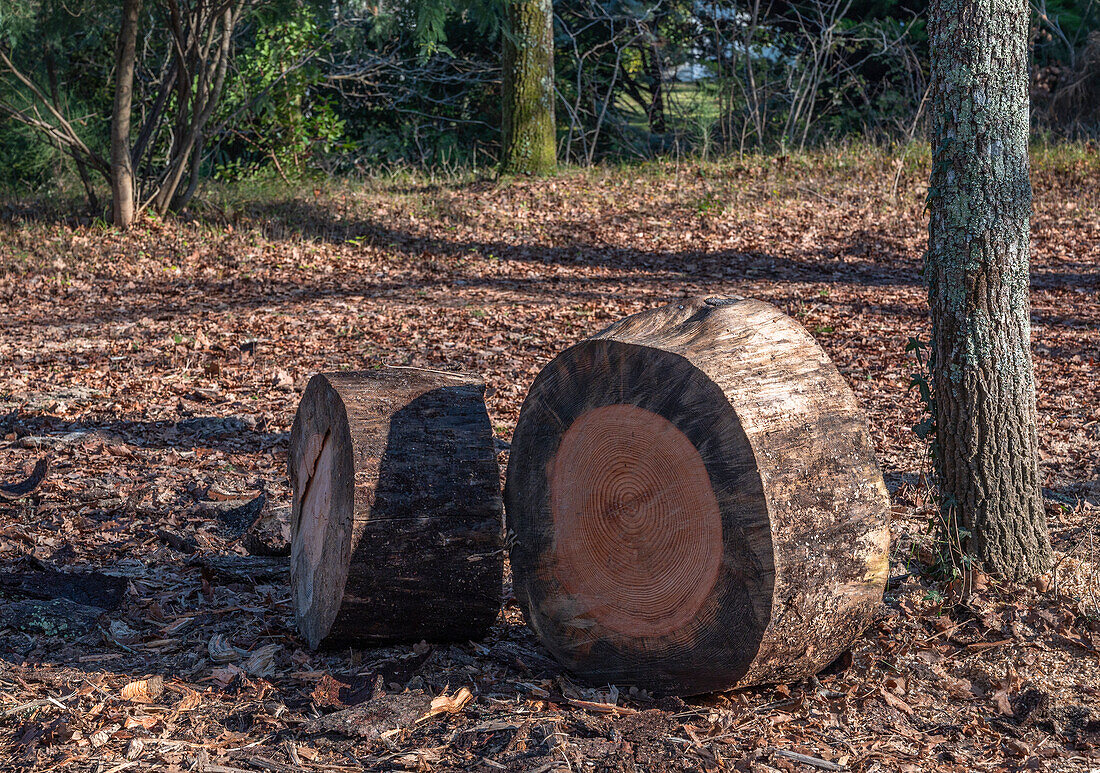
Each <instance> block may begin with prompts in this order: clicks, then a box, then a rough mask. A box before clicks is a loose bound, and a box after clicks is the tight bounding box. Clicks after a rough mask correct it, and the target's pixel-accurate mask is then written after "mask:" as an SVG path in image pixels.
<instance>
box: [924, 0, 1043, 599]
mask: <svg viewBox="0 0 1100 773" xmlns="http://www.w3.org/2000/svg"><path fill="white" fill-rule="evenodd" d="M929 32H930V36H931V47H932V79H933V92H932V122H933V127H932V128H933V132H932V143H933V145H932V147H933V169H932V176H931V182H930V186H929V192H928V204H929V212H930V219H929V239H928V256H927V263H926V267H925V277H926V281H927V283H928V297H929V305H930V308H931V312H932V354H933V384H934V387H935V398H936V425H937V430H936V431H937V443H938V454H939V456H938V467H939V470H938V472H939V479H940V489H941V497H942V507H943V511H944V513H943V514H944V517H945V520H946V522H947V523H949V524H957V525H958V526H959V527H961V528H962V529H963V530H964V532H963V535H964V540H963V542H964V545H963V546H964V547H965V548H966V550H967V552H968V553H969V554H970V555H971V556H973V557H974V558H975V559H976V561H977V562H978V563H979V565H981V566H982V567H984V568H985V569H986V570H988V571H990V572H992V573H994V574H997V575H1000V576H1002V577H1007V578H1009V579H1017V580H1018V579H1024V578H1027V577H1031V576H1034V575H1036V574H1040V573H1042V572H1045V571H1047V570H1048V569H1049V568H1050V564H1051V551H1050V539H1049V536H1048V532H1047V524H1046V518H1045V514H1044V511H1043V500H1042V490H1041V487H1040V480H1039V466H1038V454H1037V437H1036V409H1035V384H1034V377H1033V372H1032V364H1031V351H1030V302H1029V296H1028V249H1029V227H1030V214H1031V183H1030V179H1029V176H1028V130H1029V122H1028V90H1027V89H1028V84H1027V72H1028V70H1027V68H1028V58H1027V33H1028V6H1027V2H1026V0H932V2H931V5H930V8H929Z"/></svg>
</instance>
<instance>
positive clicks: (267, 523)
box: [241, 505, 290, 556]
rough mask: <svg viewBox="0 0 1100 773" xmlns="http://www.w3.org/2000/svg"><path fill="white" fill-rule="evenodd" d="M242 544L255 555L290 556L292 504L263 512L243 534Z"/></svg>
mask: <svg viewBox="0 0 1100 773" xmlns="http://www.w3.org/2000/svg"><path fill="white" fill-rule="evenodd" d="M241 546H242V547H243V548H244V549H245V550H247V551H248V552H249V553H250V554H252V555H254V556H289V555H290V506H289V505H284V506H282V507H275V508H270V509H268V510H266V511H265V512H264V513H262V514H261V515H260V517H259V518H257V519H256V521H255V522H254V523H253V524H252V525H251V526H249V527H248V530H247V531H245V533H244V534H243V535H242V536H241Z"/></svg>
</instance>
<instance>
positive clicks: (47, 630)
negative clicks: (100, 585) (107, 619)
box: [0, 598, 104, 639]
mask: <svg viewBox="0 0 1100 773" xmlns="http://www.w3.org/2000/svg"><path fill="white" fill-rule="evenodd" d="M103 613H104V610H103V609H102V608H101V607H90V606H87V605H85V604H77V603H76V602H73V601H69V600H68V599H64V598H57V599H49V600H46V601H42V600H38V599H28V600H25V601H6V602H4V603H3V604H0V630H3V629H5V628H9V629H11V630H13V631H21V632H22V633H29V634H33V635H35V636H60V637H62V638H65V639H77V638H79V637H81V636H83V635H84V634H86V633H89V632H91V631H93V630H94V629H95V628H96V623H97V621H98V620H99V616H100V615H102V614H103Z"/></svg>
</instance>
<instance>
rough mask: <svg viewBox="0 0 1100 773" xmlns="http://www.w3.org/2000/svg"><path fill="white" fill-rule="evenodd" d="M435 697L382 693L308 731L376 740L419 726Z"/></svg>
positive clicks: (409, 692)
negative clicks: (417, 723) (419, 721)
mask: <svg viewBox="0 0 1100 773" xmlns="http://www.w3.org/2000/svg"><path fill="white" fill-rule="evenodd" d="M431 706H432V697H431V696H430V695H428V694H427V693H426V692H424V691H423V690H406V691H405V692H400V693H379V694H377V695H375V696H374V697H373V698H371V699H370V700H368V701H365V702H364V703H360V704H359V705H358V706H353V707H351V708H350V709H344V710H343V711H337V712H334V713H332V714H328V715H326V716H323V717H321V718H319V719H316V720H314V721H312V722H310V723H309V724H308V725H307V730H308V731H309V732H325V731H327V732H336V733H342V734H343V735H347V736H353V737H354V736H358V737H359V738H363V739H366V740H368V741H373V740H377V739H378V738H381V737H382V736H383V735H389V734H393V733H396V732H399V731H401V730H406V729H410V728H413V727H415V726H416V721H417V720H418V719H420V718H421V717H422V716H424V715H425V714H426V713H427V712H428V711H430V710H431Z"/></svg>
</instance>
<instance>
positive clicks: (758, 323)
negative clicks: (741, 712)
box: [505, 298, 889, 695]
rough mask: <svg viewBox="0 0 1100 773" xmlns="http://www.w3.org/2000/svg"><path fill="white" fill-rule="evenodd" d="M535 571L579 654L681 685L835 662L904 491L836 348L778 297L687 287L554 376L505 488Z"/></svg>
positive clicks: (520, 545) (619, 674)
mask: <svg viewBox="0 0 1100 773" xmlns="http://www.w3.org/2000/svg"><path fill="white" fill-rule="evenodd" d="M505 503H506V512H507V517H508V536H509V543H510V544H511V565H512V578H513V587H514V590H515V595H516V599H517V600H518V601H519V603H520V606H521V607H522V608H523V611H524V615H525V616H526V618H527V621H528V623H529V624H530V625H531V627H532V628H533V629H534V630H535V632H536V633H537V634H538V635H539V637H540V638H541V639H542V642H543V644H545V646H546V647H547V649H549V650H550V652H551V654H553V655H554V656H555V657H556V658H557V659H558V660H560V661H561V662H562V663H563V664H565V665H566V666H567V667H569V668H570V669H572V670H573V671H575V672H577V673H578V674H579V675H580V676H582V677H584V678H586V679H589V680H591V681H593V682H596V683H600V684H606V683H609V682H610V683H612V684H634V685H638V686H641V687H647V688H650V689H655V690H659V691H662V692H670V693H678V694H686V695H690V694H697V693H704V692H710V691H714V690H724V689H728V688H731V687H737V686H746V685H751V684H760V683H763V682H775V681H786V680H790V679H797V678H801V677H804V676H807V675H809V674H813V673H815V672H817V671H818V670H820V669H821V668H822V667H824V666H826V665H827V664H828V663H830V662H832V661H833V660H834V659H835V658H836V657H837V655H839V654H840V653H841V652H842V651H843V650H844V649H846V648H847V647H849V646H850V645H851V644H852V641H853V640H854V639H855V637H856V636H858V635H859V633H860V632H862V631H863V629H864V628H865V627H866V625H867V624H868V623H869V622H870V620H871V615H872V612H873V611H874V609H875V607H876V606H877V604H878V603H879V601H880V599H881V596H882V592H883V589H884V587H885V583H886V575H887V569H888V546H889V528H888V523H887V519H888V515H889V498H888V496H887V494H886V488H885V486H884V485H883V481H882V475H881V473H880V472H879V470H878V467H877V465H876V463H875V458H874V449H873V446H872V444H871V439H870V436H869V433H868V430H867V422H866V419H865V417H864V415H863V413H862V412H861V411H860V410H859V407H858V406H857V405H856V402H855V398H854V396H853V395H852V393H851V390H850V389H849V388H848V386H847V384H846V383H845V382H844V379H843V378H842V377H841V375H840V374H839V373H838V372H837V369H836V368H835V367H834V366H833V365H832V363H830V362H829V360H828V358H827V357H826V355H825V353H824V352H823V351H822V349H821V347H820V346H818V345H817V343H816V342H815V341H814V340H813V339H812V338H811V337H810V336H809V334H808V333H806V331H805V330H804V329H803V328H802V327H801V326H800V325H799V324H798V323H797V322H795V321H794V320H792V319H791V318H790V317H787V316H786V315H784V314H782V313H781V312H780V311H779V310H778V309H776V308H775V307H773V306H771V305H769V304H766V303H763V302H761V301H754V300H743V301H736V300H731V299H712V298H708V299H706V300H705V301H704V300H698V299H696V300H690V301H683V302H681V303H677V304H671V305H669V306H665V307H664V308H660V309H654V310H652V311H648V312H643V313H641V314H636V315H634V316H633V317H628V318H627V319H624V320H622V321H621V322H618V323H616V324H614V325H612V326H611V327H609V328H608V329H607V330H604V331H603V332H602V333H599V334H598V335H596V336H595V337H593V338H590V339H588V340H587V341H583V342H581V343H579V344H577V345H576V346H574V347H572V348H570V349H568V350H566V351H565V352H563V353H562V354H561V355H559V356H558V357H557V358H556V359H554V361H553V362H551V363H550V364H549V365H548V366H547V367H546V368H545V369H543V371H542V372H541V373H540V374H539V375H538V377H537V378H536V379H535V383H534V385H533V386H532V387H531V391H530V393H529V394H528V395H527V399H526V400H525V401H524V403H523V409H522V410H521V412H520V417H519V422H518V423H517V425H516V431H515V434H514V436H513V439H512V450H511V456H510V459H509V464H508V480H507V485H506V487H505Z"/></svg>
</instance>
